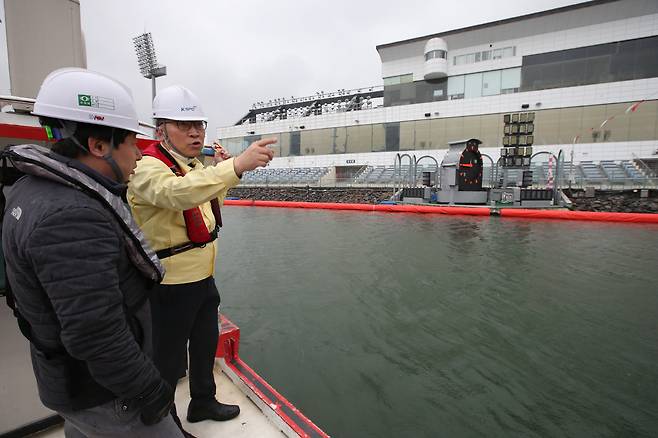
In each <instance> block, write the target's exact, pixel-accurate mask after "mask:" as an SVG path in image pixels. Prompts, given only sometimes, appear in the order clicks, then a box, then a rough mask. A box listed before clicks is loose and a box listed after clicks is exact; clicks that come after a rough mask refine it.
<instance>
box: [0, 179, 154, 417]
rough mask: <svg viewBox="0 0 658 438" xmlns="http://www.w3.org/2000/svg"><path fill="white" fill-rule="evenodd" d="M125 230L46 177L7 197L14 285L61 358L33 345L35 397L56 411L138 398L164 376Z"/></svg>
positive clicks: (41, 336) (6, 236)
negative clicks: (154, 356)
mask: <svg viewBox="0 0 658 438" xmlns="http://www.w3.org/2000/svg"><path fill="white" fill-rule="evenodd" d="M85 173H87V174H89V175H90V176H93V177H94V178H95V179H97V180H99V182H101V183H103V185H104V186H105V187H107V184H108V182H107V180H105V181H101V180H102V179H103V178H102V176H100V175H98V174H96V175H93V173H94V172H93V171H92V172H85ZM108 188H109V187H108ZM123 232H124V231H122V229H121V226H120V224H119V223H118V221H117V219H116V218H115V217H114V216H113V215H112V213H111V212H110V211H108V210H107V208H105V207H103V206H102V204H101V203H100V202H99V201H97V200H95V199H93V198H91V197H90V196H89V195H87V194H85V193H83V192H81V191H79V190H77V189H74V188H72V187H68V186H65V185H63V184H59V183H57V182H54V181H51V180H48V179H44V178H40V177H36V176H26V177H24V178H22V179H21V180H19V181H18V182H17V183H16V184H15V185H14V186H13V188H12V190H11V191H10V193H9V195H8V197H7V205H6V209H5V217H4V221H3V228H2V235H3V236H2V237H3V239H2V244H3V250H4V253H5V256H6V262H7V274H8V279H9V282H10V284H11V286H12V289H13V292H14V295H15V299H16V302H17V304H18V306H19V310H20V312H21V314H22V315H23V317H24V318H25V319H26V320H27V321H29V323H30V325H31V329H32V336H33V337H34V338H36V339H38V341H39V343H40V344H42V345H41V346H42V347H47V349H48V352H47V353H52V352H56V353H53V354H44V352H43V351H39V350H38V349H37V348H35V347H34V345H32V365H33V367H34V373H35V375H36V379H37V383H38V387H39V394H40V397H41V400H42V402H43V404H44V405H45V406H47V407H49V408H51V409H53V410H78V409H83V408H87V407H92V406H96V405H98V404H101V403H104V402H106V401H109V400H111V399H114V398H133V397H136V396H138V395H139V394H141V393H143V392H144V391H146V390H147V389H148V388H149V387H152V386H153V385H154V384H157V382H159V381H160V379H161V378H160V375H159V373H158V371H157V370H156V368H155V366H154V365H153V363H152V361H151V359H150V358H149V354H150V351H149V350H150V348H151V321H150V311H149V308H148V307H147V306H148V304H146V303H147V301H146V298H147V295H148V292H149V290H148V289H149V284H148V281H147V280H146V278H145V277H144V276H143V275H142V274H141V273H140V272H139V271H138V270H137V269H136V268H135V267H134V266H133V264H132V263H131V261H130V260H129V258H128V255H127V253H126V244H125V241H124V239H123V238H122V233H123ZM57 352H59V353H57Z"/></svg>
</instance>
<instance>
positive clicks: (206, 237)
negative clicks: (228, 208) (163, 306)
mask: <svg viewBox="0 0 658 438" xmlns="http://www.w3.org/2000/svg"><path fill="white" fill-rule="evenodd" d="M142 154H143V155H148V156H149V157H153V158H157V159H158V160H160V161H162V162H163V163H164V164H165V165H166V166H167V167H168V168H169V170H171V171H172V172H173V173H174V175H176V176H177V177H183V176H185V174H184V173H183V169H182V168H181V167H180V166H179V165H178V163H177V162H176V160H175V159H174V157H172V156H171V154H170V153H169V151H167V150H166V149H165V148H164V147H162V145H161V144H160V143H154V144H152V145H151V146H149V147H147V148H146V149H144V151H143V152H142ZM210 206H211V209H212V213H213V216H214V217H215V229H214V230H213V231H212V232H209V231H208V228H207V227H206V224H205V222H204V221H203V214H202V213H201V208H200V207H194V208H190V209H188V210H184V211H183V218H184V220H185V229H186V231H187V237H188V239H190V240H189V242H184V243H181V244H179V245H175V246H172V247H170V248H165V249H161V250H160V251H157V252H156V255H157V256H158V258H159V259H163V258H167V257H171V256H173V255H176V254H180V253H181V252H185V251H189V250H190V249H193V248H201V247H204V246H206V244H207V243H210V242H212V241H214V240H215V239H217V236H218V234H219V228H221V226H222V214H221V212H220V209H219V200H218V199H217V198H214V199H212V200H211V201H210Z"/></svg>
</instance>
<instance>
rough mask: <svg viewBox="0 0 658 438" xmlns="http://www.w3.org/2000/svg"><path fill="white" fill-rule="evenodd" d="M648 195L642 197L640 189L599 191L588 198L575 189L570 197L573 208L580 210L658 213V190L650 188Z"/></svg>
mask: <svg viewBox="0 0 658 438" xmlns="http://www.w3.org/2000/svg"><path fill="white" fill-rule="evenodd" d="M648 195H649V196H648V197H647V198H641V197H640V191H639V190H637V191H634V190H627V191H616V192H612V191H609V192H608V191H597V192H596V194H595V195H594V197H593V198H587V197H585V193H584V192H582V191H575V192H574V193H572V194H571V196H570V199H571V202H573V209H574V210H580V211H606V212H619V213H658V191H657V190H650V191H649V193H648Z"/></svg>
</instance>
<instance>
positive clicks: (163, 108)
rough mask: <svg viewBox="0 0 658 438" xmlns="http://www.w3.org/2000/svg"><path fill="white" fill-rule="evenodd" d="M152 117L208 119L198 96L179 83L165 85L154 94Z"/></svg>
mask: <svg viewBox="0 0 658 438" xmlns="http://www.w3.org/2000/svg"><path fill="white" fill-rule="evenodd" d="M153 118H154V119H169V120H181V121H182V120H203V121H206V122H207V121H208V118H207V117H206V115H205V113H204V112H203V108H202V107H201V101H200V100H199V98H198V97H196V95H195V94H194V93H192V92H191V91H190V90H188V89H187V88H185V87H182V86H180V85H172V86H171V87H167V88H165V89H163V90H161V91H160V92H159V93H158V94H157V95H156V96H155V99H153Z"/></svg>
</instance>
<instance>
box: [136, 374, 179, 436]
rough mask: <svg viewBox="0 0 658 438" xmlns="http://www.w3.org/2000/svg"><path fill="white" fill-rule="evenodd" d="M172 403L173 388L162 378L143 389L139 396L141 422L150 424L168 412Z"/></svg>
mask: <svg viewBox="0 0 658 438" xmlns="http://www.w3.org/2000/svg"><path fill="white" fill-rule="evenodd" d="M173 404H174V390H173V389H172V388H171V385H169V384H168V383H167V382H165V381H164V380H161V381H160V382H158V383H157V384H156V385H154V386H152V387H150V388H149V390H147V391H145V395H143V396H140V397H139V411H140V418H141V419H142V423H144V424H145V425H147V426H152V425H154V424H156V423H159V422H160V420H162V419H163V418H164V417H166V416H167V415H168V414H169V411H170V410H171V407H172V405H173Z"/></svg>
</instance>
